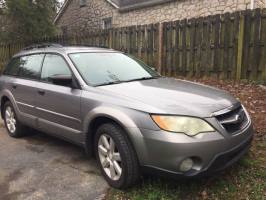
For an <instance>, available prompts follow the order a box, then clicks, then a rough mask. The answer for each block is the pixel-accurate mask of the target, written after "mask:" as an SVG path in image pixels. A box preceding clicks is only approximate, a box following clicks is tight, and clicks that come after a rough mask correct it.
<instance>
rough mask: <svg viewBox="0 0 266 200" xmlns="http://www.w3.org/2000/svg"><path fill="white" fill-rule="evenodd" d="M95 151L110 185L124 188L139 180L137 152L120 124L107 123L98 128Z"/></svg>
mask: <svg viewBox="0 0 266 200" xmlns="http://www.w3.org/2000/svg"><path fill="white" fill-rule="evenodd" d="M95 152H96V157H97V161H98V163H99V165H100V167H101V171H102V174H103V176H104V177H105V179H106V181H107V182H108V183H109V185H110V186H112V187H114V188H117V189H124V188H127V187H130V186H132V185H133V184H135V183H136V182H137V181H138V179H139V177H140V174H139V165H138V160H137V156H136V153H135V152H134V150H133V147H132V145H131V143H130V141H129V139H128V138H127V136H126V135H125V132H124V131H123V130H122V129H121V128H120V127H119V126H117V125H116V124H112V123H107V124H103V125H101V126H100V127H99V128H98V130H97V132H96V137H95Z"/></svg>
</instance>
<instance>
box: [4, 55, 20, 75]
mask: <svg viewBox="0 0 266 200" xmlns="http://www.w3.org/2000/svg"><path fill="white" fill-rule="evenodd" d="M20 65H21V61H20V58H13V59H12V60H11V61H10V63H9V64H8V65H7V66H6V68H5V70H4V74H5V75H10V76H17V75H18V71H19V67H20Z"/></svg>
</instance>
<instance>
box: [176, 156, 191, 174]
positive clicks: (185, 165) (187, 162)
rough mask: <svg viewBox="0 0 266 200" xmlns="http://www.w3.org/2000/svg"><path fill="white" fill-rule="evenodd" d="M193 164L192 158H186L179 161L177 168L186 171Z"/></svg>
mask: <svg viewBox="0 0 266 200" xmlns="http://www.w3.org/2000/svg"><path fill="white" fill-rule="evenodd" d="M193 164H194V163H193V160H192V159H191V158H187V159H185V160H183V161H182V162H181V164H180V166H179V169H180V171H182V172H187V171H189V170H191V169H192V167H193Z"/></svg>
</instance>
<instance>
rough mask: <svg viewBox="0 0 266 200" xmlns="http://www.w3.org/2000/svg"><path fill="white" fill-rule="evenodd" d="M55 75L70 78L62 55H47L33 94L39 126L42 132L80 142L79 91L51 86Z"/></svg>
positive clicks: (68, 87)
mask: <svg viewBox="0 0 266 200" xmlns="http://www.w3.org/2000/svg"><path fill="white" fill-rule="evenodd" d="M54 75H72V71H71V70H70V68H69V66H68V64H67V62H66V61H65V59H64V58H63V57H62V56H61V55H58V54H46V56H45V58H44V62H43V66H42V71H41V79H40V82H39V83H38V84H37V92H36V93H37V98H36V99H37V102H38V104H37V107H36V110H37V113H38V126H39V128H41V129H42V130H44V131H47V132H50V133H53V134H55V135H58V136H62V137H65V138H69V139H71V140H75V141H79V139H80V138H81V119H80V99H81V90H80V89H73V88H71V87H70V86H63V85H56V84H54V83H53V82H52V81H51V80H50V78H49V77H52V76H54Z"/></svg>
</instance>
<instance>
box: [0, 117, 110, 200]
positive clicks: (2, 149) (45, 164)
mask: <svg viewBox="0 0 266 200" xmlns="http://www.w3.org/2000/svg"><path fill="white" fill-rule="evenodd" d="M107 188H108V187H107V184H106V182H105V181H104V180H103V178H102V177H101V175H100V171H99V170H98V169H97V166H96V161H95V160H94V159H91V160H88V159H87V158H86V156H85V154H84V151H83V149H81V148H79V147H76V146H74V145H72V144H69V143H67V142H64V141H61V140H58V139H55V138H53V137H50V136H47V135H44V134H41V133H38V132H36V134H34V135H32V136H27V137H24V138H21V139H13V138H10V137H9V136H8V135H7V133H6V130H5V129H4V127H3V124H2V121H1V122H0V199H1V200H13V199H14V200H20V199H21V200H22V199H23V200H42V199H43V200H49V199H56V200H57V199H64V200H80V199H86V200H90V199H96V198H100V197H102V196H103V194H104V193H105V192H106V190H107Z"/></svg>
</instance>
